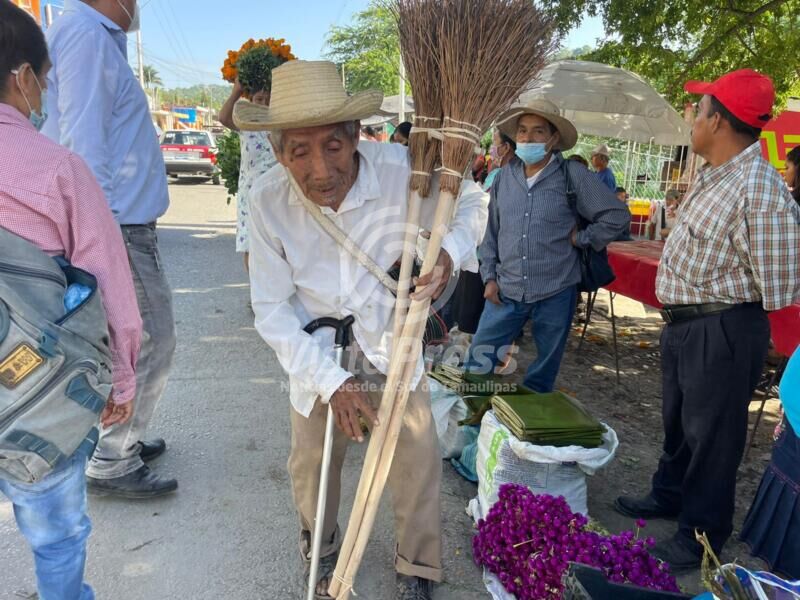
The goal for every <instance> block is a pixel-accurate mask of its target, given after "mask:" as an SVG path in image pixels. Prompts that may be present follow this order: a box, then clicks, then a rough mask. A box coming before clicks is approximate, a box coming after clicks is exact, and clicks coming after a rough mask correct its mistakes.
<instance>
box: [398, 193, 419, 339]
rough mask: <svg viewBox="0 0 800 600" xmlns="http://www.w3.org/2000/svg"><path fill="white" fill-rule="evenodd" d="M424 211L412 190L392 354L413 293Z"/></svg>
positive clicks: (417, 195) (409, 199)
mask: <svg viewBox="0 0 800 600" xmlns="http://www.w3.org/2000/svg"><path fill="white" fill-rule="evenodd" d="M421 209H422V197H421V196H420V195H419V192H418V191H417V190H412V191H411V193H410V195H409V197H408V217H407V223H406V232H405V239H404V240H403V256H402V260H401V261H400V277H399V278H398V280H397V303H396V304H395V309H394V335H393V337H392V340H393V344H392V354H396V353H397V346H398V342H399V340H400V334H401V333H402V332H403V323H405V320H406V314H407V313H408V307H409V305H410V304H411V303H410V301H409V293H410V291H411V274H412V272H413V267H414V259H415V258H416V254H417V244H416V242H417V238H418V237H419V215H420V211H421Z"/></svg>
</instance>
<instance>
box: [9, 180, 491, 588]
mask: <svg viewBox="0 0 800 600" xmlns="http://www.w3.org/2000/svg"><path fill="white" fill-rule="evenodd" d="M170 193H171V196H172V207H171V209H170V211H169V213H168V214H167V215H166V216H165V218H164V219H163V220H162V221H161V222H160V227H159V238H160V247H161V252H162V258H163V262H164V264H165V265H166V269H167V271H168V274H169V278H170V281H171V283H172V286H173V292H174V302H175V317H176V320H177V322H178V335H179V341H178V350H177V355H176V361H175V367H174V369H173V374H172V377H171V379H170V383H169V386H168V388H167V392H166V395H165V397H164V399H163V401H162V403H161V405H160V407H159V409H158V411H157V414H156V418H155V420H154V423H153V427H152V429H151V431H150V433H151V435H153V436H163V437H164V438H166V439H167V443H168V445H169V450H168V452H167V454H166V455H165V456H164V457H162V458H161V459H159V460H158V461H157V462H156V463H155V465H154V466H155V467H156V468H157V470H158V471H159V472H161V473H164V474H165V475H173V476H175V477H177V478H178V479H179V482H180V489H179V490H178V493H177V494H176V495H174V496H172V497H169V498H167V499H161V500H154V501H149V502H131V501H120V500H113V499H107V498H92V499H90V506H91V516H92V521H93V524H94V532H93V534H92V537H91V539H90V544H89V562H88V579H89V581H90V582H91V583H92V585H93V586H94V587H95V590H96V592H97V597H98V598H99V599H113V600H140V599H165V600H166V599H175V600H178V599H180V600H184V599H186V600H200V599H221V598H235V599H237V600H256V599H264V600H272V599H281V600H283V599H292V600H294V599H297V598H300V597H301V589H302V586H301V577H300V575H299V555H298V550H297V543H296V539H297V526H296V520H295V513H294V509H293V505H292V499H291V493H290V490H289V481H288V476H287V473H286V459H287V455H288V447H289V418H288V417H289V402H288V396H287V392H286V389H285V386H284V384H285V378H284V376H283V372H282V370H281V368H280V365H279V364H278V362H277V361H276V359H275V357H274V355H273V354H272V352H271V351H270V350H269V349H268V348H267V347H266V345H265V344H264V343H263V342H262V341H261V339H260V338H259V336H258V335H257V333H256V331H255V329H254V328H253V323H252V315H251V313H250V312H249V309H248V308H247V300H248V297H249V288H248V285H247V283H246V278H245V272H244V268H243V266H242V263H241V260H240V257H239V256H238V255H236V254H235V253H234V233H235V220H234V219H235V208H234V206H233V204H231V205H227V204H226V202H225V191H224V188H223V187H221V186H213V185H211V184H210V183H194V182H192V183H189V182H183V181H181V182H180V183H177V184H171V185H170ZM362 456H363V450H362V451H358V450H356V451H352V452H351V453H350V454H349V456H348V460H347V463H346V466H345V471H346V472H345V479H344V485H343V489H344V493H345V495H346V501H347V503H348V504H347V505H346V506H343V507H342V511H341V513H340V517H341V521H340V522H341V524H342V526H345V525H346V520H347V517H348V515H349V510H350V505H349V503H350V502H351V501H352V497H353V495H354V493H355V488H356V485H357V482H358V476H359V473H360V468H361V462H362ZM474 494H475V488H474V486H471V485H470V484H468V483H466V482H465V481H462V480H460V479H459V478H458V477H457V476H456V475H455V474H454V472H453V470H452V469H451V468H450V467H449V466H445V477H444V490H443V498H442V502H443V514H444V529H445V552H444V558H445V569H446V579H447V581H446V583H445V584H444V585H443V586H440V587H439V589H438V591H437V594H436V598H437V599H459V600H473V599H478V598H486V597H487V593H486V592H485V591H484V589H483V585H482V583H481V581H480V576H479V573H478V571H477V569H476V568H475V567H474V565H473V563H472V559H471V551H470V539H471V531H472V524H471V521H470V519H469V518H468V517H467V516H466V514H465V512H464V506H465V505H466V502H467V500H468V499H469V498H470V497H471V496H473V495H474ZM384 504H385V506H384V507H382V508H381V512H380V516H379V520H378V522H377V524H376V528H375V532H374V534H373V539H372V542H371V545H370V547H369V549H368V551H367V555H366V558H365V562H364V564H363V567H362V571H361V574H360V578H359V580H358V582H357V584H356V586H355V589H356V591H357V592H358V598H360V599H361V600H381V599H384V598H389V599H391V597H392V595H391V592H392V585H393V566H392V556H393V550H394V539H393V533H392V523H391V516H390V515H391V512H390V510H389V506H388V502H384ZM34 591H35V584H34V579H33V568H32V560H31V557H30V553H29V550H28V548H27V547H26V546H25V543H24V540H23V538H22V537H21V536H20V535H19V533H18V532H17V531H16V528H15V524H14V520H13V516H12V512H11V506H10V504H9V503H8V502H5V501H4V500H0V599H3V600H6V599H15V600H16V599H19V598H31V597H33V595H34Z"/></svg>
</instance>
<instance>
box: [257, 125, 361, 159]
mask: <svg viewBox="0 0 800 600" xmlns="http://www.w3.org/2000/svg"><path fill="white" fill-rule="evenodd" d="M357 132H358V121H344V122H342V123H338V124H337V127H336V130H335V133H338V134H339V135H342V136H344V137H348V138H354V137H355V136H356V133H357ZM269 139H270V140H272V145H273V147H274V148H275V150H276V151H277V152H283V130H280V129H276V130H274V131H270V132H269Z"/></svg>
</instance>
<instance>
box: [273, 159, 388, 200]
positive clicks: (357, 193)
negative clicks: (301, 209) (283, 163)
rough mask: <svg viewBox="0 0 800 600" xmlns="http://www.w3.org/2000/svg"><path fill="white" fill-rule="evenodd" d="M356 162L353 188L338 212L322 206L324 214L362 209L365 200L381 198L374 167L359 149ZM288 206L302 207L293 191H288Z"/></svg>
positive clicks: (379, 185)
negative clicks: (356, 170)
mask: <svg viewBox="0 0 800 600" xmlns="http://www.w3.org/2000/svg"><path fill="white" fill-rule="evenodd" d="M358 160H359V164H358V177H357V178H356V181H355V183H354V184H353V187H351V188H350V191H348V192H347V196H345V199H344V201H343V202H342V205H341V206H340V207H339V210H338V211H334V210H331V209H330V208H328V207H327V206H324V207H322V209H321V210H322V212H323V213H324V214H327V215H335V214H342V213H345V212H347V211H350V210H355V209H357V208H360V207H362V206H363V205H364V203H365V202H366V201H367V200H376V199H378V198H380V197H381V184H380V181H379V180H378V174H377V172H376V171H375V165H373V164H372V161H371V160H370V159H369V158H368V157H367V156H366V154H365V153H364V152H362V151H361V150H360V149H359V150H358ZM285 168H286V167H284V169H285ZM287 175H288V173H287ZM289 204H294V205H298V204H300V205H302V202H301V201H300V198H298V197H297V194H295V192H294V190H293V189H291V190H290V191H289Z"/></svg>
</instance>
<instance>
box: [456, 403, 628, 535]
mask: <svg viewBox="0 0 800 600" xmlns="http://www.w3.org/2000/svg"><path fill="white" fill-rule="evenodd" d="M604 425H605V424H604ZM605 427H606V432H605V433H604V434H603V445H602V446H600V447H599V448H582V447H580V446H565V447H563V448H557V447H555V446H536V445H534V444H531V443H528V442H523V441H520V440H519V439H517V438H516V437H515V436H514V434H512V433H511V432H510V431H509V430H508V429H507V428H506V427H505V426H504V425H502V424H501V423H500V421H498V420H497V418H496V417H495V415H494V412H493V411H489V412H487V413H486V414H485V415H484V417H483V421H482V422H481V433H480V436H478V498H477V500H478V501H477V503H475V502H472V503H470V509H469V512H470V513H471V514H472V516H473V518H475V519H476V520H477V519H479V518H482V517H483V516H484V515H486V513H487V512H488V511H489V509H490V508H491V506H492V505H493V504H494V503H495V502H497V496H498V492H499V491H500V486H501V485H503V484H504V483H517V484H520V485H524V486H527V487H528V488H529V489H530V490H531V491H532V492H534V493H535V494H550V495H551V496H564V498H565V499H566V501H567V503H568V504H569V506H570V509H572V511H573V512H577V513H581V514H584V515H588V514H589V509H588V507H587V504H586V475H587V474H589V475H593V474H594V473H596V472H597V470H598V469H601V468H602V467H604V466H605V465H607V464H608V463H609V462H610V461H611V459H612V458H614V454H615V453H616V451H617V447H618V446H619V440H618V439H617V434H616V433H615V432H614V430H613V429H611V428H610V427H609V426H608V425H605Z"/></svg>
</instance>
